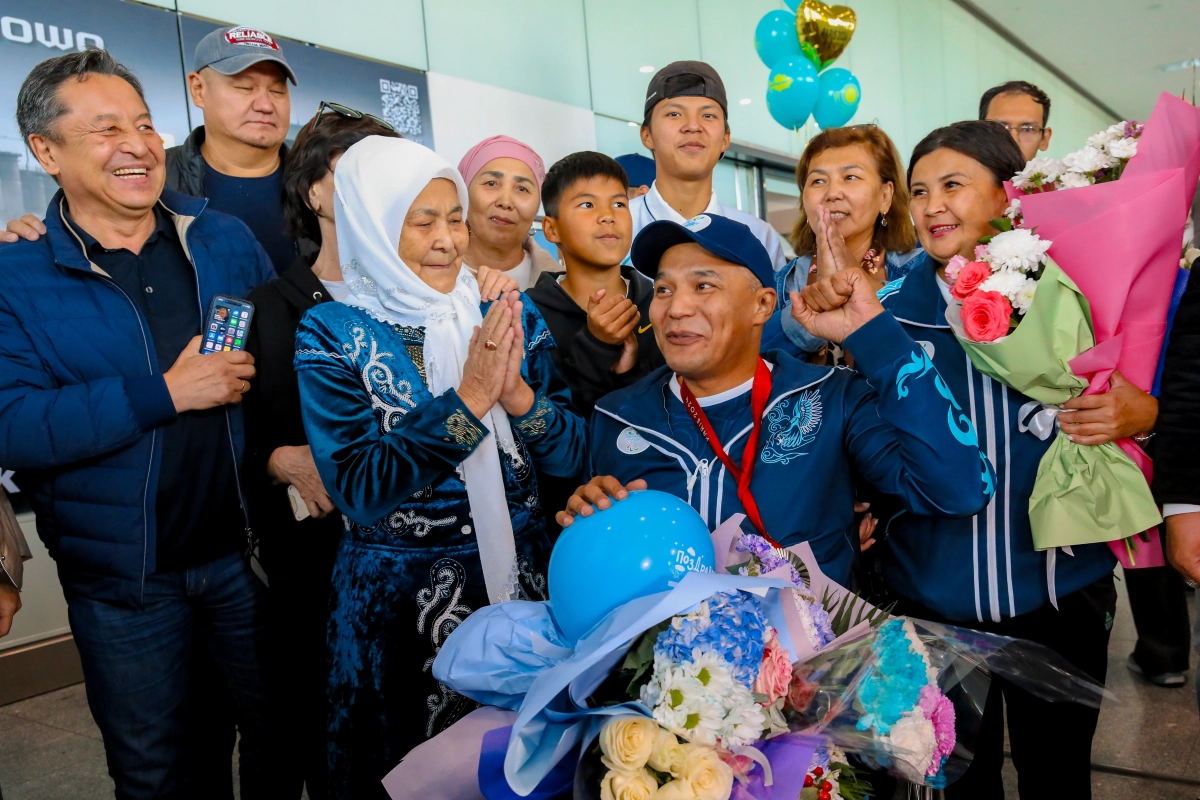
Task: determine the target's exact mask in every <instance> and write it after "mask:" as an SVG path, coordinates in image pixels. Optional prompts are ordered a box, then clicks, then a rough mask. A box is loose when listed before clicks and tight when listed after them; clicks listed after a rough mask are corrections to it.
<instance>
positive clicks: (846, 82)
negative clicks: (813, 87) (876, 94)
mask: <svg viewBox="0 0 1200 800" xmlns="http://www.w3.org/2000/svg"><path fill="white" fill-rule="evenodd" d="M818 85H819V91H818V92H817V105H816V107H815V108H814V109H813V112H812V115H813V119H815V120H816V121H817V124H818V125H820V126H821V128H822V129H825V128H840V127H841V126H843V125H845V124H846V123H847V122H849V121H850V118H851V117H853V116H854V112H855V111H857V110H858V103H859V101H860V100H862V87H861V86H859V85H858V78H856V77H854V75H853V74H851V72H850V70H848V69H842V68H840V67H838V68H836V69H827V70H825V71H824V72H822V73H821V79H820V81H819V82H818Z"/></svg>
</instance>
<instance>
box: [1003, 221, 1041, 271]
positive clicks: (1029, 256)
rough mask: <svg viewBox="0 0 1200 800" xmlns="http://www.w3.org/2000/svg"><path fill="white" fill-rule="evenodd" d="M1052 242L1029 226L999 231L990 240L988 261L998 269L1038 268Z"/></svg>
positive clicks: (1028, 269)
mask: <svg viewBox="0 0 1200 800" xmlns="http://www.w3.org/2000/svg"><path fill="white" fill-rule="evenodd" d="M1049 249H1050V242H1048V241H1046V240H1045V239H1041V238H1039V237H1038V236H1037V234H1035V233H1034V232H1033V231H1031V230H1029V229H1028V228H1014V229H1013V230H1011V231H1004V232H1003V233H998V234H996V235H995V236H994V237H992V240H991V241H990V242H988V262H989V263H990V264H991V265H992V266H993V267H994V268H995V269H996V270H998V271H999V270H1005V269H1009V270H1020V271H1021V272H1030V271H1034V270H1036V268H1037V266H1038V264H1041V263H1042V261H1044V260H1045V258H1046V251H1047V250H1049Z"/></svg>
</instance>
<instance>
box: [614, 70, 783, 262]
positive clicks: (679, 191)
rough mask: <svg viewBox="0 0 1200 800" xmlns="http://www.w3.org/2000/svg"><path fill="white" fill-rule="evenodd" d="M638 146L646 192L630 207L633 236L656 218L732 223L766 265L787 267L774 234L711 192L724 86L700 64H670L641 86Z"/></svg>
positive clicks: (725, 134) (724, 110)
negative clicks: (714, 217)
mask: <svg viewBox="0 0 1200 800" xmlns="http://www.w3.org/2000/svg"><path fill="white" fill-rule="evenodd" d="M644 113H645V117H644V119H643V121H642V144H643V145H644V146H645V147H646V149H647V150H650V151H652V152H653V153H654V163H655V167H656V171H655V180H654V184H653V185H652V186H651V187H650V191H649V192H647V193H646V194H644V195H642V196H641V197H638V198H636V199H635V200H633V201H632V202H631V203H630V211H631V212H632V213H633V233H634V235H635V236H636V235H637V233H638V232H639V231H640V230H641V229H642V228H644V227H646V226H647V225H649V224H650V223H651V222H654V221H655V220H660V219H666V220H671V221H672V222H677V223H679V224H681V225H682V224H683V223H684V222H686V221H687V220H689V219H691V218H692V217H694V216H696V215H697V214H719V215H720V216H722V217H728V218H729V219H734V220H737V221H738V222H740V223H742V224H743V225H745V226H746V227H748V228H749V229H750V230H751V231H752V232H753V233H754V237H755V238H756V239H758V240H759V241H760V242H762V246H763V247H764V248H765V249H766V251H767V255H768V256H769V258H770V259H771V264H772V266H773V267H774V268H775V269H782V268H783V265H784V264H785V263H787V259H786V258H785V257H784V254H783V246H782V245H781V244H780V242H779V234H777V233H776V232H775V229H774V228H772V227H771V226H770V225H768V224H767V223H766V222H764V221H763V220H761V219H759V218H758V217H755V216H753V215H751V214H747V213H746V212H744V211H739V210H738V209H736V208H730V207H729V206H726V205H722V204H721V203H720V202H719V201H718V200H717V193H716V192H714V191H713V185H712V183H713V180H712V176H713V169H714V168H715V167H716V166H717V162H718V161H720V160H721V157H722V156H723V155H724V154H725V151H726V149H728V148H729V104H728V102H727V101H726V99H725V84H723V83H722V82H721V76H720V75H718V74H717V71H716V70H714V69H713V68H712V67H710V66H709V65H708V64H705V63H704V62H703V61H675V62H673V63H671V64H668V65H667V66H665V67H663V68H662V69H660V70H659V71H658V73H657V74H655V76H654V77H653V78H651V79H650V85H649V86H647V87H646V105H645V111H644Z"/></svg>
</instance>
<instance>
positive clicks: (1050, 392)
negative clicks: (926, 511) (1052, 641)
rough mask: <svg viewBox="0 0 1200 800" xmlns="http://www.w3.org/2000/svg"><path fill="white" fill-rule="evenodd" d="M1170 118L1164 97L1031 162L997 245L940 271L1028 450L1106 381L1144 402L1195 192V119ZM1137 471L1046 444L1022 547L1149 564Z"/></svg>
mask: <svg viewBox="0 0 1200 800" xmlns="http://www.w3.org/2000/svg"><path fill="white" fill-rule="evenodd" d="M1182 105H1183V106H1186V104H1182ZM1180 106H1181V102H1180V101H1177V100H1174V98H1170V97H1169V96H1164V97H1163V98H1162V99H1161V100H1160V102H1159V105H1158V107H1157V108H1156V110H1155V113H1154V115H1153V116H1152V117H1151V120H1150V122H1149V123H1147V124H1146V125H1144V126H1143V125H1140V124H1139V123H1136V122H1132V121H1126V122H1121V123H1117V124H1115V125H1113V126H1111V127H1109V128H1107V129H1105V130H1103V131H1100V132H1099V133H1097V134H1095V135H1093V136H1091V137H1089V139H1088V141H1087V145H1086V146H1085V147H1084V148H1083V149H1082V150H1079V151H1077V152H1075V153H1072V154H1070V155H1069V156H1066V157H1065V158H1063V159H1061V160H1053V159H1034V160H1033V161H1030V162H1029V164H1028V165H1027V166H1026V168H1025V169H1024V170H1022V171H1021V172H1020V173H1018V174H1017V175H1016V176H1014V178H1013V181H1012V185H1011V188H1010V191H1009V195H1010V198H1011V199H1012V205H1011V206H1010V207H1009V209H1008V210H1007V211H1006V212H1005V216H1004V217H1002V218H1000V219H997V220H994V221H993V225H994V226H995V227H996V228H997V230H998V231H999V232H998V233H997V234H996V235H994V236H992V237H989V238H988V239H987V240H985V241H984V242H982V243H981V245H980V246H979V247H978V248H977V249H976V253H975V260H974V261H967V260H966V259H964V258H961V257H958V258H955V259H953V260H952V261H951V262H950V263H949V264H948V265H947V268H946V277H947V280H948V282H950V283H951V294H952V296H953V297H954V299H955V300H956V301H957V302H956V303H954V304H953V305H952V307H951V308H949V309H947V319H948V321H949V323H950V325H951V327H952V328H953V329H954V331H955V333H956V335H957V336H958V338H959V339H960V341H961V342H962V343H963V347H964V349H965V350H966V351H967V353H968V355H969V356H970V357H971V360H972V362H973V363H974V365H975V367H976V368H977V369H979V371H981V372H983V373H984V374H986V375H989V376H991V377H993V378H995V379H996V380H999V381H1001V382H1002V383H1005V384H1007V385H1008V386H1011V387H1012V388H1014V389H1016V390H1017V391H1019V392H1022V393H1023V394H1026V395H1028V396H1029V397H1031V398H1032V399H1033V400H1035V401H1037V404H1031V405H1032V407H1026V408H1023V409H1022V410H1021V412H1020V416H1021V418H1022V425H1024V426H1025V427H1027V428H1028V429H1029V430H1030V432H1032V433H1033V434H1034V435H1037V436H1039V437H1040V438H1042V439H1047V438H1049V437H1050V436H1052V435H1055V427H1056V426H1055V424H1054V419H1055V416H1056V414H1057V412H1058V411H1059V406H1061V404H1062V403H1064V402H1066V400H1068V399H1070V398H1071V397H1077V396H1079V395H1081V394H1093V393H1097V392H1102V391H1105V390H1106V389H1107V387H1108V380H1109V376H1110V375H1111V374H1112V372H1113V370H1114V369H1115V368H1118V367H1119V368H1120V369H1121V373H1122V374H1123V375H1125V377H1126V378H1128V379H1129V380H1130V381H1131V382H1133V383H1134V384H1136V385H1137V386H1139V387H1140V388H1142V389H1143V390H1144V391H1150V390H1151V389H1152V388H1153V386H1154V384H1155V373H1156V371H1157V367H1158V364H1159V362H1160V360H1161V359H1160V355H1161V351H1162V349H1163V348H1162V345H1163V341H1164V338H1165V337H1164V334H1165V330H1166V321H1167V317H1168V308H1169V305H1170V303H1171V298H1172V295H1173V294H1174V295H1176V296H1178V295H1180V294H1182V289H1181V287H1182V285H1183V280H1182V279H1180V278H1179V277H1178V276H1177V275H1176V273H1177V272H1178V267H1177V266H1176V264H1177V260H1176V259H1175V258H1174V257H1173V256H1172V257H1170V258H1167V257H1166V256H1165V254H1164V253H1162V244H1163V242H1165V241H1166V240H1167V239H1174V240H1175V244H1174V250H1175V252H1176V253H1177V252H1178V241H1179V239H1180V238H1181V234H1182V228H1183V222H1184V218H1185V216H1186V209H1187V207H1188V206H1189V205H1190V202H1191V196H1190V193H1185V192H1182V191H1179V189H1178V187H1177V184H1178V183H1179V182H1180V181H1182V182H1183V183H1187V182H1188V181H1189V180H1190V184H1188V185H1189V186H1190V187H1192V188H1194V187H1195V181H1196V177H1197V173H1198V172H1200V116H1198V115H1197V114H1196V110H1195V109H1193V108H1191V107H1190V106H1186V108H1183V107H1180ZM1146 168H1149V169H1153V170H1155V171H1154V172H1153V173H1152V177H1153V180H1148V179H1147V176H1146V175H1145V173H1146V172H1147V169H1146ZM1105 217H1107V219H1105ZM1100 219H1104V220H1105V221H1104V224H1103V225H1100V224H1098V222H1099V220H1100ZM1147 220H1154V221H1155V224H1153V225H1147V224H1146V221H1147ZM1175 222H1178V227H1179V230H1178V231H1175V232H1172V231H1171V230H1170V229H1171V228H1172V227H1173V225H1174V223H1175ZM1184 279H1186V276H1184ZM1149 469H1150V463H1149V459H1148V458H1147V457H1146V455H1145V453H1143V452H1142V450H1141V448H1140V447H1139V446H1138V445H1137V444H1136V443H1135V442H1133V441H1132V440H1121V441H1119V442H1113V443H1109V444H1105V445H1101V446H1083V445H1075V444H1074V443H1072V442H1071V441H1070V440H1069V439H1068V438H1067V437H1066V436H1065V435H1063V434H1062V433H1058V434H1057V435H1056V436H1055V440H1054V442H1053V443H1052V445H1051V448H1050V450H1048V451H1047V452H1046V454H1045V455H1044V456H1043V458H1042V461H1041V464H1040V465H1039V469H1038V475H1037V480H1036V483H1035V486H1034V491H1033V494H1032V496H1031V498H1030V512H1029V513H1030V523H1031V526H1032V529H1033V538H1034V545H1035V546H1036V547H1037V548H1038V549H1042V550H1045V549H1053V548H1055V547H1069V546H1071V545H1078V544H1088V543H1093V542H1109V543H1110V546H1111V547H1112V548H1113V551H1114V552H1115V553H1116V554H1117V556H1118V558H1119V559H1120V560H1121V561H1122V563H1123V564H1124V565H1125V566H1127V567H1133V566H1158V565H1161V564H1162V563H1163V560H1162V551H1161V545H1160V544H1159V542H1158V539H1157V534H1156V531H1155V526H1156V525H1158V523H1159V522H1161V521H1162V518H1161V516H1160V515H1159V514H1158V510H1157V507H1156V505H1155V503H1154V500H1153V497H1152V495H1151V494H1150V490H1149V478H1150V474H1149ZM1139 537H1140V538H1139Z"/></svg>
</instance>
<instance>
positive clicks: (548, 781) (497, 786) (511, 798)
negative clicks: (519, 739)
mask: <svg viewBox="0 0 1200 800" xmlns="http://www.w3.org/2000/svg"><path fill="white" fill-rule="evenodd" d="M511 735H512V726H511V725H509V726H507V727H504V728H496V729H495V730H491V731H488V732H487V733H485V734H484V735H483V748H482V750H481V751H480V753H479V789H480V791H481V792H482V793H483V796H484V797H485V798H487V800H556V798H562V797H570V796H571V793H572V792H573V790H574V785H575V765H576V763H577V762H578V761H579V750H578V749H576V750H574V751H573V752H572V753H570V754H568V755H567V757H566V758H564V759H563V760H562V761H559V762H558V763H557V764H555V765H554V768H553V769H551V770H550V772H549V774H548V775H546V777H544V778H542V780H541V782H540V783H539V784H538V785H537V787H536V788H534V790H533V792H532V793H530V794H527V795H524V796H522V795H519V794H517V793H516V792H514V791H513V790H512V787H511V786H509V785H508V779H506V778H505V777H504V756H505V754H506V753H507V752H508V740H509V737H510V736H511ZM798 796H799V794H797V797H798Z"/></svg>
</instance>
